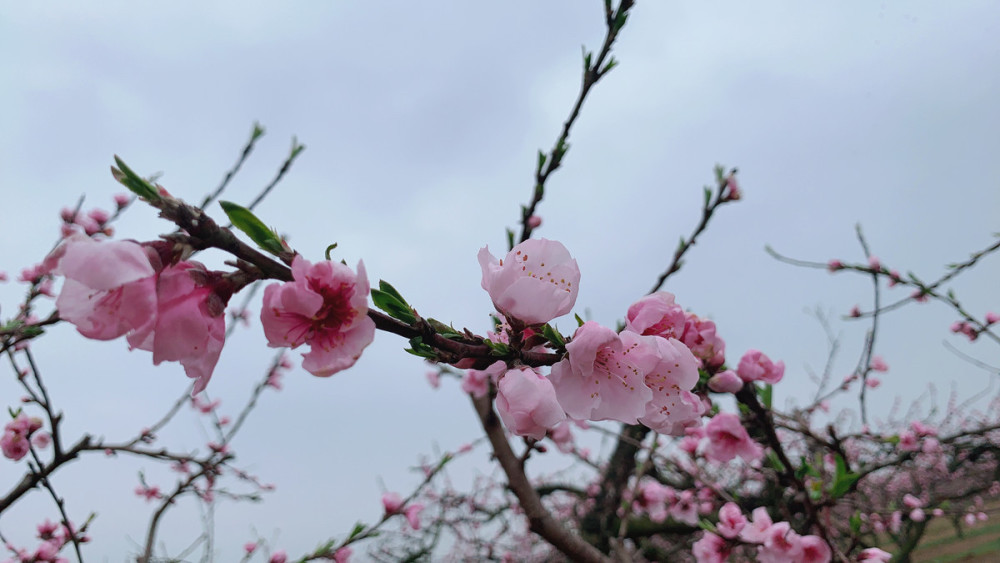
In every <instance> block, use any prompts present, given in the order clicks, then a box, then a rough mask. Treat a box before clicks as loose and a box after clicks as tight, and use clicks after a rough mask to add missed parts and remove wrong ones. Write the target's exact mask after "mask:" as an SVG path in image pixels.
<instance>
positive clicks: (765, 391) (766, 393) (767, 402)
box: [757, 383, 774, 410]
mask: <svg viewBox="0 0 1000 563" xmlns="http://www.w3.org/2000/svg"><path fill="white" fill-rule="evenodd" d="M757 394H758V395H760V402H761V403H763V404H764V408H766V409H768V410H770V409H771V398H772V396H773V395H774V386H773V385H771V384H770V383H768V384H767V385H765V386H763V387H758V388H757Z"/></svg>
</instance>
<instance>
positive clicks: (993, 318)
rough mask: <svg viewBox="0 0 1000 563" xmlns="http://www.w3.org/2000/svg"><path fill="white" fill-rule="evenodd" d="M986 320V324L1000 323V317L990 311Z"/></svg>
mask: <svg viewBox="0 0 1000 563" xmlns="http://www.w3.org/2000/svg"><path fill="white" fill-rule="evenodd" d="M984 320H985V321H986V324H988V325H991V324H994V323H997V322H1000V315H998V314H996V313H994V312H993V311H990V312H988V313H986V317H985V319H984Z"/></svg>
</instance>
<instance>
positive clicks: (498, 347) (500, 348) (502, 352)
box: [483, 339, 510, 356]
mask: <svg viewBox="0 0 1000 563" xmlns="http://www.w3.org/2000/svg"><path fill="white" fill-rule="evenodd" d="M483 344H485V345H486V346H488V347H489V349H490V354H491V355H493V356H506V355H508V354H510V347H509V346H507V345H506V344H504V343H503V342H493V341H492V340H490V339H484V340H483Z"/></svg>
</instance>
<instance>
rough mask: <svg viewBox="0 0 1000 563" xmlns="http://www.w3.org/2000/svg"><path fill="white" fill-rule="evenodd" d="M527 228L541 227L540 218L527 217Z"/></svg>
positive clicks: (536, 216)
mask: <svg viewBox="0 0 1000 563" xmlns="http://www.w3.org/2000/svg"><path fill="white" fill-rule="evenodd" d="M528 226H529V227H531V228H532V229H537V228H538V227H541V226H542V218H541V217H539V216H538V215H532V216H531V217H528Z"/></svg>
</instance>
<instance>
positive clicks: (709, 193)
mask: <svg viewBox="0 0 1000 563" xmlns="http://www.w3.org/2000/svg"><path fill="white" fill-rule="evenodd" d="M711 203H712V188H709V187H708V186H705V209H708V206H709V205H711Z"/></svg>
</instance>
